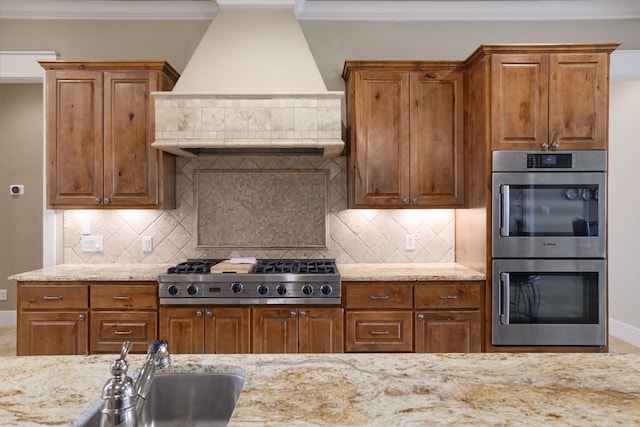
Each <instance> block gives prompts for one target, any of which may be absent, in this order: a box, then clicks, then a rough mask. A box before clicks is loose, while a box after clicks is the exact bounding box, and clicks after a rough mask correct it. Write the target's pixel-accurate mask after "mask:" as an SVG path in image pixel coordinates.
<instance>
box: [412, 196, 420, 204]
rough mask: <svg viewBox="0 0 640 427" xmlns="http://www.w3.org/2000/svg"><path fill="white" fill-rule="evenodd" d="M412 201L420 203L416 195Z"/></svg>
mask: <svg viewBox="0 0 640 427" xmlns="http://www.w3.org/2000/svg"><path fill="white" fill-rule="evenodd" d="M411 201H412V202H413V204H414V205H415V204H417V203H418V198H417V197H414V198H413V199H412V200H411Z"/></svg>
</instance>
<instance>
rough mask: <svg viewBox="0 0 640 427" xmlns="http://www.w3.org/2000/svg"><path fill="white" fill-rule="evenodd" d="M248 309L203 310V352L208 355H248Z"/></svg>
mask: <svg viewBox="0 0 640 427" xmlns="http://www.w3.org/2000/svg"><path fill="white" fill-rule="evenodd" d="M249 313H250V310H249V309H248V308H215V309H214V308H207V309H205V315H206V319H205V345H204V352H205V353H210V354H214V353H215V354H224V353H226V354H237V353H249V349H250V347H249V339H250V336H251V335H250V333H251V331H250V328H251V323H250V322H249Z"/></svg>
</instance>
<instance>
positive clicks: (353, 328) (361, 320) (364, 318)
mask: <svg viewBox="0 0 640 427" xmlns="http://www.w3.org/2000/svg"><path fill="white" fill-rule="evenodd" d="M412 321H413V316H412V312H410V311H376V312H366V311H348V312H347V320H346V322H347V337H346V351H374V352H375V351H378V352H389V351H412V350H413V334H412V330H413V327H412Z"/></svg>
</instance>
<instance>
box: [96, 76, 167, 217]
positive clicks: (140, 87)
mask: <svg viewBox="0 0 640 427" xmlns="http://www.w3.org/2000/svg"><path fill="white" fill-rule="evenodd" d="M157 87H158V82H157V75H156V73H155V72H150V71H121V72H116V71H112V72H105V73H104V105H105V107H104V177H105V178H104V197H105V199H104V203H105V204H109V205H112V206H131V205H134V206H135V205H154V204H157V203H158V186H157V176H158V151H157V150H155V149H153V148H151V143H152V142H153V139H154V135H153V134H152V123H153V111H152V109H153V103H152V101H151V96H150V93H151V91H153V90H156V88H157Z"/></svg>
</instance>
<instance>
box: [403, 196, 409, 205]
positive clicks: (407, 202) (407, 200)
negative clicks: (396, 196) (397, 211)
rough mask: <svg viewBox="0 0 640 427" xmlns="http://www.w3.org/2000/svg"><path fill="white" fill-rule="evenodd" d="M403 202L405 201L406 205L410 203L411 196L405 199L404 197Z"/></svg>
mask: <svg viewBox="0 0 640 427" xmlns="http://www.w3.org/2000/svg"><path fill="white" fill-rule="evenodd" d="M402 203H404V204H405V205H408V204H409V198H408V197H405V198H404V199H402Z"/></svg>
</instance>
